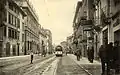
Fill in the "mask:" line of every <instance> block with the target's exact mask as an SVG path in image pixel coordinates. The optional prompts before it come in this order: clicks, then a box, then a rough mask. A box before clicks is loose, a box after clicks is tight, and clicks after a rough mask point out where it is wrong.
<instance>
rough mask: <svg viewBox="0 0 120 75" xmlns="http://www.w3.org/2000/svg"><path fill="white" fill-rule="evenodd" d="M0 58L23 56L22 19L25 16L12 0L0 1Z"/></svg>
mask: <svg viewBox="0 0 120 75" xmlns="http://www.w3.org/2000/svg"><path fill="white" fill-rule="evenodd" d="M0 5H1V7H3V8H4V9H3V8H2V10H0V12H2V13H0V15H3V17H2V18H1V19H0V20H1V25H0V56H1V57H4V56H16V55H21V54H24V50H23V48H24V36H23V35H24V29H23V28H24V17H25V16H26V14H25V13H24V11H23V10H22V9H21V8H20V7H19V6H18V5H17V4H16V3H15V2H14V1H13V0H1V1H0ZM1 7H0V8H1Z"/></svg>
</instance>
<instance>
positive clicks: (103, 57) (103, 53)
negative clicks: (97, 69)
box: [98, 45, 106, 75]
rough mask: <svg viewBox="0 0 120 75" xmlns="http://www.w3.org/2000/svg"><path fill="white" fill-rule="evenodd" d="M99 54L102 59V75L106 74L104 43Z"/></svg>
mask: <svg viewBox="0 0 120 75" xmlns="http://www.w3.org/2000/svg"><path fill="white" fill-rule="evenodd" d="M98 55H99V57H100V59H101V65H102V75H104V74H105V64H106V49H105V46H103V45H101V46H100V48H99V53H98Z"/></svg>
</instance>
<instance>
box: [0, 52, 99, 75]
mask: <svg viewBox="0 0 120 75" xmlns="http://www.w3.org/2000/svg"><path fill="white" fill-rule="evenodd" d="M13 59H14V60H13ZM21 59H23V60H22V61H21ZM0 60H4V61H1V62H0V63H2V62H3V63H4V64H3V63H2V64H1V66H0V75H100V73H101V72H100V63H99V62H97V61H94V62H93V63H89V62H88V60H87V59H86V58H84V57H82V59H81V60H80V61H77V60H76V56H75V55H73V54H68V55H63V57H55V56H54V55H49V56H46V57H41V56H39V57H38V56H37V55H35V56H34V62H33V64H30V58H29V56H26V57H25V56H23V57H22V56H21V57H16V58H6V59H5V58H4V59H0ZM5 60H6V61H5ZM8 61H9V63H8Z"/></svg>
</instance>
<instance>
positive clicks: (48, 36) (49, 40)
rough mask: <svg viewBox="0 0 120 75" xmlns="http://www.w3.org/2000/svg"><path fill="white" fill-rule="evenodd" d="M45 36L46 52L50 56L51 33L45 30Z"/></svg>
mask: <svg viewBox="0 0 120 75" xmlns="http://www.w3.org/2000/svg"><path fill="white" fill-rule="evenodd" d="M45 32H46V36H47V52H48V53H49V54H51V53H52V52H53V51H52V50H53V49H52V33H51V31H50V30H49V29H45Z"/></svg>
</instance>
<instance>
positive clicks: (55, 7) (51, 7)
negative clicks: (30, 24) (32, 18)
mask: <svg viewBox="0 0 120 75" xmlns="http://www.w3.org/2000/svg"><path fill="white" fill-rule="evenodd" d="M31 1H32V3H33V5H34V8H35V9H36V12H37V14H38V16H39V22H40V24H41V25H42V27H44V28H47V29H50V30H51V32H52V38H53V43H55V44H59V43H60V42H61V41H64V40H66V37H67V36H70V35H71V34H72V31H73V29H72V22H73V18H74V13H75V7H76V4H77V1H78V0H31Z"/></svg>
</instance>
